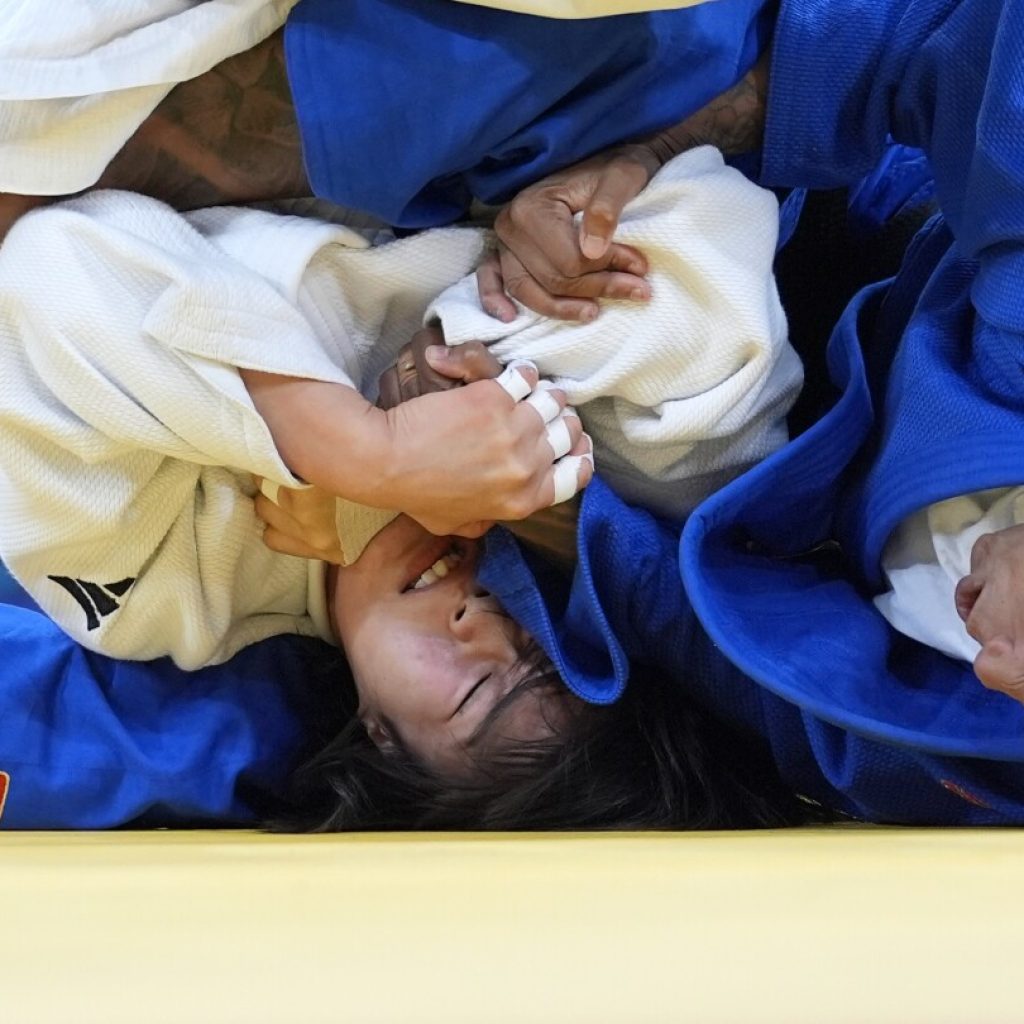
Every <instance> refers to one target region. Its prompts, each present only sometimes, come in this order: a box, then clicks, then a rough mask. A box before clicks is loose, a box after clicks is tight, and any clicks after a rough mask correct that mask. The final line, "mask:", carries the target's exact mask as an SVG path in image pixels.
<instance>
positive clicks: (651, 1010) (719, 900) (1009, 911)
mask: <svg viewBox="0 0 1024 1024" xmlns="http://www.w3.org/2000/svg"><path fill="white" fill-rule="evenodd" d="M1022 956H1024V833H1022V832H1010V831H1005V832H1004V831H988V832H981V831H962V832H953V831H925V830H921V831H912V830H901V829H892V830H889V829H820V830H801V831H795V832H788V833H767V834H766V833H734V834H729V835H723V834H695V835H657V834H655V835H645V836H634V835H611V836H593V835H588V836H519V837H509V836H486V837H485V836H475V835H474V836H456V837H446V836H433V835H416V836H394V837H387V836H384V837H382V836H331V837H322V838H320V837H300V838H292V837H267V836H255V835H248V834H239V833H167V832H164V833H160V832H156V833H123V832H122V833H115V834H109V833H108V834H78V833H64V834H59V833H58V834H49V835H47V834H25V833H5V834H0V1021H2V1022H3V1024H35V1022H47V1024H51V1022H64V1021H67V1022H75V1024H87V1022H93V1021H95V1022H97V1024H118V1022H122V1021H123V1022H131V1024H142V1022H151V1021H152V1022H163V1021H167V1022H173V1024H192V1022H206V1021H210V1022H233V1021H238V1022H247V1024H257V1022H261V1021H273V1022H277V1021H281V1022H288V1024H304V1022H309V1024H312V1022H319V1021H351V1022H354V1024H375V1022H385V1021H387V1022H392V1021H393V1022H401V1024H418V1022H438V1024H459V1022H463V1021H465V1022H473V1024H492V1022H494V1024H503V1022H506V1021H507V1022H510V1024H511V1022H516V1024H530V1022H534V1021H544V1022H547V1021H551V1022H556V1021H557V1022H562V1024H575V1022H580V1024H583V1022H586V1024H601V1022H615V1024H642V1022H648V1021H649V1022H659V1024H660V1022H671V1021H694V1022H698V1024H714V1022H719V1021H728V1022H743V1024H749V1022H755V1021H780V1022H786V1024H799V1022H802V1021H808V1022H815V1024H821V1022H846V1021H849V1022H858V1024H864V1022H876V1021H899V1022H900V1024H912V1022H915V1021H922V1022H924V1021H927V1022H942V1021H949V1022H955V1024H981V1022H985V1021H1000V1022H1013V1021H1024V986H1022V984H1021V977H1022V968H1021V962H1022Z"/></svg>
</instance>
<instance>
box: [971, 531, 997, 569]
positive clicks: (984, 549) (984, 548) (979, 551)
mask: <svg viewBox="0 0 1024 1024" xmlns="http://www.w3.org/2000/svg"><path fill="white" fill-rule="evenodd" d="M996 543H997V541H996V535H995V534H994V533H983V534H982V535H981V536H980V537H979V538H978V539H977V540H976V541H975V542H974V547H973V548H972V549H971V557H972V558H974V559H977V560H978V561H982V562H984V561H987V560H988V559H989V558H991V557H992V555H993V554H994V549H995V547H996Z"/></svg>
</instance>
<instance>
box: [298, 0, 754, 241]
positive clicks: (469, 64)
mask: <svg viewBox="0 0 1024 1024" xmlns="http://www.w3.org/2000/svg"><path fill="white" fill-rule="evenodd" d="M771 7H772V5H771V4H770V3H768V2H767V0H715V2H714V3H704V4H700V5H698V6H696V7H690V8H687V9H684V10H677V11H656V12H650V13H646V14H630V15H620V16H617V17H609V18H593V19H584V20H578V21H561V20H554V19H548V18H540V17H534V16H530V15H523V14H515V13H510V12H508V11H499V10H492V9H490V8H484V7H475V6H472V5H468V4H454V3H451V0H344V2H339V0H301V2H300V3H299V4H298V5H297V6H296V7H295V8H294V9H293V11H292V12H291V14H290V15H289V18H288V24H287V27H286V33H285V47H286V57H287V62H288V79H289V82H290V85H291V89H292V96H293V99H294V101H295V109H296V112H297V115H298V120H299V127H300V129H301V133H302V146H303V153H304V156H305V160H306V169H307V173H308V175H309V180H310V182H311V184H312V186H313V188H314V190H315V191H316V193H317V194H318V195H320V196H323V197H325V198H328V199H331V200H333V201H335V202H337V203H341V204H342V205H345V206H351V207H355V208H357V209H360V210H366V211H369V212H371V213H374V214H376V215H377V216H378V217H380V218H382V219H383V220H385V221H387V222H388V223H391V224H396V225H400V226H402V227H409V228H421V227H430V226H434V225H439V224H445V223H448V222H450V221H453V220H455V219H457V218H458V217H460V216H461V215H462V214H463V213H465V212H466V210H467V208H468V206H469V202H470V198H471V197H472V196H476V197H477V198H479V199H482V200H484V201H486V202H501V201H504V200H505V199H508V198H509V197H511V196H512V195H514V194H515V192H517V191H518V190H519V189H521V188H522V187H523V186H525V185H528V184H530V183H531V182H533V181H535V180H537V179H538V178H540V177H543V176H544V175H546V174H549V173H551V172H552V171H555V170H558V169H559V168H561V167H564V166H566V165H568V164H571V163H573V162H575V161H577V160H580V159H582V158H583V157H585V156H589V155H590V154H591V153H594V152H596V151H597V150H600V149H604V148H606V147H608V146H610V145H613V144H615V143H618V142H621V141H623V140H624V139H627V138H631V137H635V136H637V135H641V134H644V133H648V132H652V131H655V130H657V129H660V128H663V127H665V126H666V125H669V124H674V123H675V122H676V121H678V120H680V119H681V118H682V117H685V116H686V115H687V114H689V113H692V112H693V111H695V110H697V109H699V108H700V107H702V106H703V105H704V104H705V103H707V101H708V100H710V99H711V98H713V97H714V96H716V95H718V94H719V93H720V92H722V91H723V90H725V89H727V88H728V87H729V86H731V85H733V84H734V83H735V82H736V81H737V80H738V79H739V78H740V77H741V76H742V75H743V74H744V73H745V72H746V71H747V69H748V68H749V67H750V66H751V65H752V64H753V63H754V61H755V59H756V58H757V55H758V53H759V52H760V50H761V47H762V45H763V43H764V42H765V40H766V38H767V35H768V33H769V32H770V25H771Z"/></svg>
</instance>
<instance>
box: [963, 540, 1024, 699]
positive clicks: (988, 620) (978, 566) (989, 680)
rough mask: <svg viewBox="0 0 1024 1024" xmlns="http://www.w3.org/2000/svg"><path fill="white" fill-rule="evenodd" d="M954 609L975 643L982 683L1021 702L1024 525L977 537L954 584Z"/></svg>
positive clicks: (1023, 692)
mask: <svg viewBox="0 0 1024 1024" xmlns="http://www.w3.org/2000/svg"><path fill="white" fill-rule="evenodd" d="M956 610H957V613H958V614H959V615H960V618H961V619H962V620H963V622H964V625H965V626H966V628H967V632H968V634H970V636H972V637H973V638H974V639H975V640H977V641H978V643H979V644H981V652H980V653H979V654H978V656H977V657H976V658H975V659H974V671H975V674H976V675H977V676H978V678H979V679H980V680H981V682H982V683H984V684H985V686H987V687H988V688H989V689H991V690H998V691H1000V692H1001V693H1005V694H1007V696H1010V697H1013V699H1014V700H1017V701H1020V702H1021V703H1024V526H1012V527H1009V528H1008V529H1005V530H998V531H996V532H995V533H988V534H985V535H984V536H982V537H979V538H978V540H977V541H975V543H974V547H973V548H972V550H971V572H970V574H969V575H968V576H965V577H964V578H963V579H962V580H960V582H959V583H958V584H957V588H956Z"/></svg>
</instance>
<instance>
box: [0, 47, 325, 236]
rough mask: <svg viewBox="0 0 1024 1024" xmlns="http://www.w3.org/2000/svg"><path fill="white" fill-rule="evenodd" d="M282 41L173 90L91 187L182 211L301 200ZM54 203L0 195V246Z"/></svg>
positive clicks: (303, 187) (303, 186) (304, 190)
mask: <svg viewBox="0 0 1024 1024" xmlns="http://www.w3.org/2000/svg"><path fill="white" fill-rule="evenodd" d="M283 38H284V37H283V33H281V32H277V33H276V34H274V35H273V36H271V37H270V38H269V39H267V40H265V41H264V42H262V43H260V44H259V45H258V46H254V47H253V48H252V49H251V50H247V51H246V52H245V53H240V54H237V55H236V56H234V57H230V58H228V60H226V61H223V62H222V63H221V64H218V65H217V66H216V67H215V68H212V69H211V70H210V71H207V72H206V73H205V74H203V75H200V76H199V77H198V78H193V79H191V80H190V81H188V82H182V83H181V84H180V85H178V86H176V87H175V88H174V89H172V90H171V92H170V93H169V94H168V96H167V98H166V99H164V101H163V102H162V103H161V104H160V105H159V106H158V107H157V108H156V110H154V111H153V113H152V114H151V115H150V116H149V117H148V118H147V119H146V120H145V121H144V122H143V123H142V125H141V126H140V128H139V129H138V131H137V132H136V133H135V135H133V136H132V138H131V139H129V140H128V142H127V143H126V144H125V146H124V148H123V149H122V150H121V151H120V152H119V153H118V154H117V156H115V157H114V159H113V160H112V161H111V163H110V165H109V166H108V167H107V170H106V171H105V172H104V174H103V176H102V177H101V178H100V180H99V181H98V182H97V183H96V185H95V186H94V187H95V188H115V189H125V190H127V191H131V192H141V193H143V194H144V195H148V196H152V197H153V198H155V199H160V200H162V201H163V202H165V203H167V204H168V205H170V206H173V207H174V208H175V209H176V210H181V211H187V210H195V209H199V208H200V207H204V206H215V205H223V204H226V203H245V202H255V201H258V200H271V199H288V198H292V197H295V196H305V195H309V192H310V188H309V182H308V181H307V180H306V172H305V169H304V167H303V163H302V149H301V146H300V141H299V129H298V123H297V121H296V118H295V108H294V106H293V104H292V97H291V91H290V90H289V87H288V77H287V74H286V72H285V64H284V43H283ZM62 198H67V197H66V196H21V195H13V194H11V193H0V241H2V239H3V238H4V236H5V235H6V234H7V231H8V230H9V229H10V227H11V226H12V225H13V224H14V222H15V221H16V220H17V219H18V218H19V217H21V216H22V214H24V213H26V212H28V211H29V210H30V209H33V208H35V207H37V206H41V205H45V204H46V203H49V202H54V201H56V200H58V199H62Z"/></svg>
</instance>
